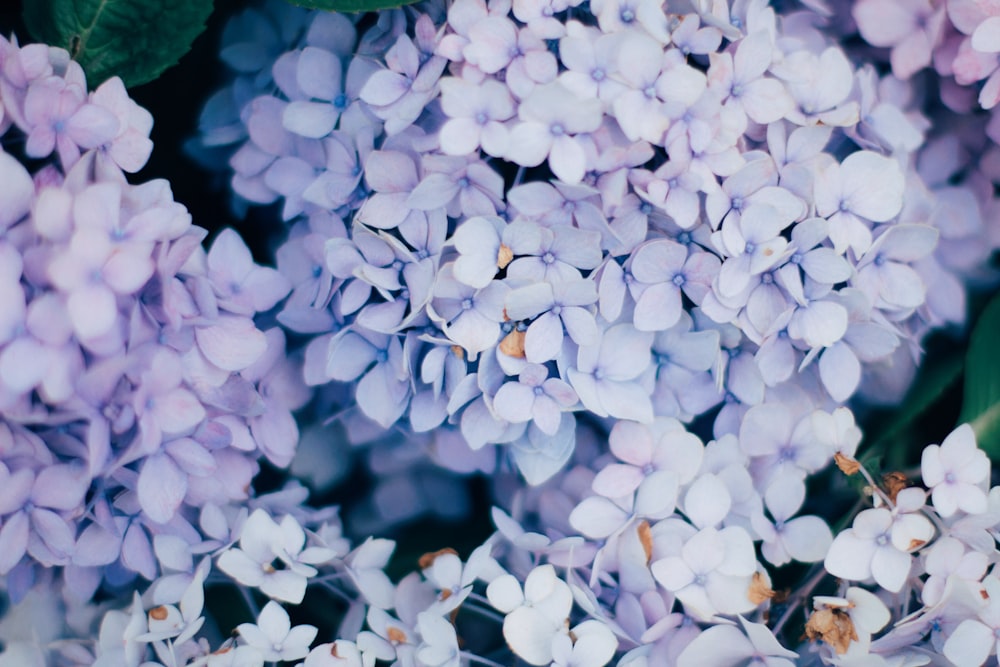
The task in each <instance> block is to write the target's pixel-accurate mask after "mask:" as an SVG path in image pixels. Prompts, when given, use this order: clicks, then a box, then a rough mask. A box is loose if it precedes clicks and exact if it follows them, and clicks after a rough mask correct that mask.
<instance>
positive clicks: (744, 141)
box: [200, 0, 995, 483]
mask: <svg viewBox="0 0 1000 667" xmlns="http://www.w3.org/2000/svg"><path fill="white" fill-rule="evenodd" d="M654 4H655V3H654ZM860 6H861V5H859V7H860ZM668 9H669V8H668V7H665V6H660V5H657V6H653V5H650V6H649V7H645V6H644V8H643V10H642V11H641V12H640V11H639V8H638V7H637V6H636V7H633V6H632V5H631V4H629V3H625V2H610V3H599V4H598V5H594V6H590V7H589V8H579V7H577V6H575V5H573V4H563V3H556V4H551V3H542V4H541V5H538V6H536V5H531V6H530V7H529V6H528V5H527V4H525V3H521V2H515V3H507V2H499V3H497V2H494V3H491V4H489V5H487V4H484V3H482V2H476V1H472V0H467V1H466V0H463V1H460V2H456V3H453V4H452V5H450V6H449V7H448V8H447V13H446V14H444V13H442V12H443V9H442V8H440V7H438V6H437V5H434V4H430V5H426V6H424V5H421V6H420V9H416V10H403V11H401V12H396V13H392V14H384V15H382V17H381V18H380V19H379V21H378V22H377V23H375V24H373V25H371V26H367V24H364V25H365V26H366V27H365V29H361V30H359V27H358V26H357V25H355V24H354V23H352V21H351V19H348V18H347V17H345V16H340V15H334V14H324V13H320V14H308V13H304V12H297V11H296V10H292V9H288V8H282V9H280V10H279V9H276V8H275V6H269V8H268V9H262V10H255V9H254V10H248V11H247V12H245V13H244V14H243V15H241V16H240V17H239V19H238V20H237V22H235V23H234V24H233V27H232V29H231V31H230V32H229V33H227V38H226V39H227V41H226V46H225V47H224V48H223V58H224V59H225V60H226V62H227V63H228V64H229V65H230V66H231V67H233V68H234V69H235V70H237V72H238V74H239V75H238V77H237V78H236V80H235V81H234V82H233V83H232V85H231V86H229V87H227V88H225V89H223V90H221V91H220V92H219V93H217V94H216V95H215V96H214V97H213V98H212V99H211V100H210V102H209V103H208V105H207V106H206V108H205V111H204V113H203V116H202V129H203V133H202V136H201V140H200V142H201V147H202V149H204V148H206V147H225V146H228V147H229V148H230V153H231V157H230V158H229V165H230V166H231V168H232V169H233V170H234V174H233V177H232V185H233V189H234V191H235V192H236V193H237V195H239V197H241V198H242V199H244V200H246V201H248V202H253V203H269V202H275V201H280V202H282V203H281V210H282V216H283V218H284V219H285V220H286V221H288V222H289V223H290V224H291V228H290V231H289V236H288V240H287V241H286V242H285V244H284V245H283V246H282V247H281V248H280V249H279V251H278V255H277V257H278V270H279V271H281V272H282V273H283V275H285V276H286V277H287V278H288V280H289V282H291V284H292V285H293V289H292V294H291V296H290V297H289V299H288V300H287V301H286V302H285V303H284V304H283V306H282V307H281V311H280V313H279V315H278V319H279V321H280V322H281V323H282V324H283V325H284V326H286V327H287V328H288V329H290V330H292V331H294V332H296V333H301V334H306V335H309V336H312V337H313V338H312V340H311V342H310V343H309V346H308V348H307V351H306V358H307V369H306V380H307V382H308V383H310V384H312V385H321V384H324V383H327V382H330V381H334V382H341V383H352V393H353V396H351V397H349V398H348V399H347V401H346V403H340V404H337V405H335V406H334V408H333V410H334V412H335V413H336V414H337V416H338V418H340V419H342V420H345V421H349V420H352V419H358V418H361V419H363V420H364V421H374V422H375V423H377V424H378V425H380V426H381V427H382V428H386V429H387V428H389V427H393V426H395V427H396V428H402V429H405V430H406V431H407V432H412V433H425V432H432V433H433V437H434V438H442V437H446V436H445V435H444V434H445V433H448V432H449V431H451V430H455V429H457V430H459V431H460V432H461V434H462V436H463V437H464V439H465V441H466V443H467V444H468V446H469V449H470V450H471V451H477V450H482V449H483V448H486V447H487V446H489V445H496V444H500V445H503V446H504V451H505V452H506V453H507V455H509V456H510V457H511V458H512V459H513V460H514V462H515V463H516V464H517V466H518V468H519V469H520V471H521V473H522V474H523V475H524V476H525V477H526V478H527V479H528V481H529V482H530V483H539V482H541V481H543V480H545V479H546V478H548V477H549V476H551V475H552V474H554V473H555V472H556V471H557V470H559V469H560V468H561V467H562V466H563V465H564V464H565V462H566V461H567V460H568V459H569V456H570V454H571V451H572V448H573V442H574V440H575V439H576V436H575V435H574V433H575V429H576V427H577V424H578V423H579V421H580V419H582V418H583V416H584V415H586V416H587V417H588V418H598V419H609V420H616V419H627V420H633V421H638V422H641V423H645V424H649V423H651V422H652V421H653V420H654V418H655V417H674V418H677V419H680V420H682V421H685V422H689V421H691V420H692V419H693V418H694V417H696V416H698V415H701V414H704V413H705V412H706V411H708V410H710V409H712V408H713V407H715V406H718V405H720V404H721V405H722V406H723V407H722V409H721V410H720V411H719V412H718V413H717V416H716V418H715V425H714V434H715V435H716V436H722V435H724V434H736V433H738V432H739V431H740V428H741V421H742V419H743V415H745V414H746V413H747V411H748V410H749V409H751V408H752V407H755V406H760V405H767V404H768V403H769V402H772V401H775V400H776V401H778V402H784V401H786V400H787V399H784V398H778V397H781V396H784V395H786V394H787V393H789V392H793V393H804V396H803V399H802V400H803V401H805V402H807V403H809V404H810V405H811V407H812V408H816V409H819V408H831V407H835V406H836V405H837V404H843V403H844V402H845V401H847V400H848V399H849V398H850V397H851V396H852V395H854V393H855V392H856V391H857V390H858V388H859V386H861V385H862V378H868V380H867V381H866V382H865V383H864V384H865V385H866V386H868V387H874V388H875V389H873V391H872V392H871V393H872V394H874V395H875V396H876V397H877V399H878V400H879V401H881V402H891V401H893V400H897V399H898V398H899V397H900V396H901V395H902V392H903V391H905V388H906V386H907V383H908V379H909V377H910V376H911V374H912V369H913V368H914V367H915V361H916V359H917V358H919V352H918V350H919V344H920V341H921V339H922V337H923V336H924V335H925V334H926V332H927V331H928V330H929V329H930V328H931V327H935V326H940V325H942V324H946V323H954V324H961V323H962V322H964V319H965V306H964V304H965V300H964V299H965V293H964V281H966V280H968V279H969V278H972V277H974V276H976V275H977V273H978V272H980V271H981V267H982V265H983V262H984V261H985V260H986V258H987V257H988V255H989V252H990V250H991V248H992V247H993V242H990V243H987V244H984V243H982V242H981V241H982V239H983V238H984V237H989V238H993V237H992V236H990V235H989V234H987V231H986V229H985V226H986V223H985V220H986V219H987V218H985V217H984V212H985V211H986V210H989V209H990V208H991V207H993V206H995V204H994V202H993V195H992V190H991V189H990V190H989V191H987V189H986V188H984V187H977V186H976V183H975V182H974V181H978V180H980V178H982V179H985V180H984V181H983V183H984V184H985V182H986V181H988V180H989V175H988V174H984V176H983V177H979V178H974V176H975V174H970V175H968V177H967V178H968V179H969V181H970V184H969V185H965V184H962V185H961V186H956V185H955V181H956V173H959V172H960V174H961V176H962V177H965V174H966V173H967V171H968V170H970V169H978V168H979V166H978V165H977V164H974V163H973V164H968V163H963V164H961V165H957V164H954V160H952V161H951V164H942V163H940V162H938V161H936V160H934V159H933V158H932V155H933V149H934V144H933V143H932V142H925V135H926V134H927V128H928V123H927V118H926V116H925V115H924V111H923V103H922V100H920V99H919V98H918V91H916V90H915V89H911V88H908V87H907V85H908V84H907V83H905V82H902V81H899V80H896V79H893V80H892V81H888V80H885V81H881V82H880V80H879V77H878V75H877V74H876V72H875V70H874V69H873V68H872V67H871V66H870V65H866V66H863V67H856V66H855V65H853V64H852V61H851V59H850V54H848V53H846V52H845V51H844V49H843V48H841V47H840V46H837V45H836V44H834V43H833V42H832V41H831V39H830V38H829V37H827V36H825V35H824V34H823V33H822V32H820V31H819V30H818V29H817V28H816V27H815V26H814V25H813V23H812V22H810V21H812V20H813V19H816V18H817V17H816V16H815V15H814V14H812V13H810V12H800V13H797V14H791V15H788V16H779V15H777V14H776V13H775V11H774V10H773V9H772V8H770V7H768V6H767V5H766V4H764V3H748V4H746V5H743V4H740V5H737V6H734V7H733V8H732V9H731V10H730V9H729V8H728V6H726V5H725V4H724V3H723V4H720V5H718V6H715V5H712V6H706V7H704V8H700V9H698V10H697V11H694V12H690V13H687V14H672V13H670V12H669V11H668ZM288 26H295V27H296V29H295V35H296V36H295V38H294V39H293V42H292V44H291V48H290V49H288V48H287V47H284V48H282V46H281V37H280V35H281V30H289V31H290V30H291V29H290V28H289V27H288ZM439 26H440V27H439ZM246 35H267V39H266V41H267V43H268V49H267V50H265V51H262V50H261V49H259V48H250V47H249V45H248V43H247V42H246V41H244V40H246V39H249V38H247V37H246ZM262 39H263V38H262ZM262 53H267V54H268V56H267V57H266V58H265V57H263V56H262ZM940 150H941V151H944V150H945V148H944V147H942V148H941V149H940ZM925 156H926V159H921V158H923V157H925ZM904 195H905V198H904ZM904 199H905V205H904ZM939 241H940V242H939ZM970 249H972V250H973V252H970ZM609 425H610V423H609ZM355 430H359V429H355ZM466 458H468V457H466ZM455 465H456V467H462V468H465V469H471V468H474V467H475V464H474V463H472V462H470V461H468V460H466V461H463V462H461V463H456V464H455Z"/></svg>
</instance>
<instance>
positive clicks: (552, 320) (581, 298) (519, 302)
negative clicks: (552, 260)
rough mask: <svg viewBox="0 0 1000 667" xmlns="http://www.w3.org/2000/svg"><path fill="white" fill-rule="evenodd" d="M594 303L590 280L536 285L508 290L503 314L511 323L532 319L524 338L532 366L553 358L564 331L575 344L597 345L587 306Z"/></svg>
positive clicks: (556, 353)
mask: <svg viewBox="0 0 1000 667" xmlns="http://www.w3.org/2000/svg"><path fill="white" fill-rule="evenodd" d="M596 302H597V288H596V286H595V285H594V282H593V281H592V280H586V279H584V278H577V279H575V280H570V281H565V282H558V283H548V282H539V283H535V284H532V285H528V286H526V287H520V288H517V289H513V290H511V291H510V292H509V293H508V294H507V298H506V300H505V302H504V303H505V305H504V312H505V313H506V315H507V317H509V318H510V319H512V320H528V319H532V322H531V324H529V325H528V328H527V331H526V332H525V337H524V353H525V358H526V359H527V360H528V361H530V362H533V363H539V364H540V363H545V362H546V361H550V360H552V359H555V358H556V357H557V356H558V355H559V353H560V351H561V349H562V347H563V331H565V332H566V333H567V334H569V337H570V338H571V339H572V340H573V341H574V342H575V343H576V344H577V345H596V344H597V342H598V341H599V339H600V332H599V330H598V328H597V322H596V320H595V319H594V314H593V312H592V309H591V308H590V306H592V305H593V304H594V303H596Z"/></svg>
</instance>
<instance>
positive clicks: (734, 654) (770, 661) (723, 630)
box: [677, 616, 799, 667]
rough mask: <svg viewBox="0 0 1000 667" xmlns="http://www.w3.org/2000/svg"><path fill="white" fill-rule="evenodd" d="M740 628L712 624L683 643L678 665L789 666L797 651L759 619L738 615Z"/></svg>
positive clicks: (730, 666) (731, 666) (729, 666)
mask: <svg viewBox="0 0 1000 667" xmlns="http://www.w3.org/2000/svg"><path fill="white" fill-rule="evenodd" d="M739 620H740V625H741V626H742V627H743V631H744V632H745V633H746V634H744V633H743V632H740V630H739V628H737V627H736V626H734V625H722V624H719V625H713V626H712V627H710V628H707V629H706V630H704V631H703V632H702V633H701V634H699V635H698V636H697V637H695V638H694V640H693V641H692V642H691V643H690V644H688V645H687V648H685V649H684V651H683V652H682V653H681V654H680V655H679V656H678V657H677V665H678V667H696V666H697V665H707V664H712V665H716V666H717V667H733V666H735V665H742V664H744V661H746V660H750V661H751V662H759V663H760V664H763V665H766V666H767V667H792V665H794V664H795V663H794V662H792V661H793V660H794V659H795V658H798V657H799V655H798V654H797V653H795V652H794V651H789V650H788V649H786V648H784V647H783V646H782V645H781V643H780V642H779V641H778V640H777V638H776V637H775V636H774V634H773V633H772V631H771V629H770V628H768V627H767V626H766V625H764V624H763V623H752V622H750V621H748V620H747V619H745V618H744V617H743V616H740V617H739Z"/></svg>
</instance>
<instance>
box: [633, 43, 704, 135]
mask: <svg viewBox="0 0 1000 667" xmlns="http://www.w3.org/2000/svg"><path fill="white" fill-rule="evenodd" d="M618 60H619V66H618V69H619V71H620V72H621V78H622V80H623V82H624V83H626V84H627V85H628V87H629V88H630V90H628V91H626V92H624V93H622V94H620V95H619V96H617V97H616V98H615V100H614V105H613V109H614V116H615V119H616V120H617V121H618V124H619V125H620V126H621V128H622V131H623V132H624V133H625V136H627V137H628V138H629V139H630V140H632V141H635V140H636V139H644V140H645V141H648V142H650V143H652V144H657V145H662V144H663V141H664V137H665V133H666V131H667V129H668V128H669V126H670V119H669V118H668V117H667V116H665V115H664V114H663V109H662V107H663V103H664V102H666V101H671V102H675V103H677V104H681V105H685V106H690V105H691V104H694V102H695V101H696V100H697V99H698V98H699V97H700V96H701V94H702V92H704V90H705V88H706V80H705V75H704V74H702V73H701V72H699V71H697V70H695V69H694V68H693V67H690V66H688V65H686V64H683V63H672V64H667V63H665V60H666V59H665V58H664V56H663V48H662V46H661V45H660V44H659V43H658V42H656V41H655V40H653V39H651V38H649V37H646V36H645V35H643V34H641V33H637V34H635V35H632V36H630V37H629V39H627V40H625V42H624V43H623V44H622V45H621V47H620V48H619V50H618ZM665 65H667V66H666V67H665Z"/></svg>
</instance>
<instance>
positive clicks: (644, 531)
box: [638, 520, 653, 565]
mask: <svg viewBox="0 0 1000 667" xmlns="http://www.w3.org/2000/svg"><path fill="white" fill-rule="evenodd" d="M638 531H639V542H640V543H641V544H642V550H643V551H644V552H645V554H646V564H647V565H649V561H651V560H652V559H653V531H652V530H650V529H649V522H648V521H646V520H642V521H640V522H639V527H638Z"/></svg>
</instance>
